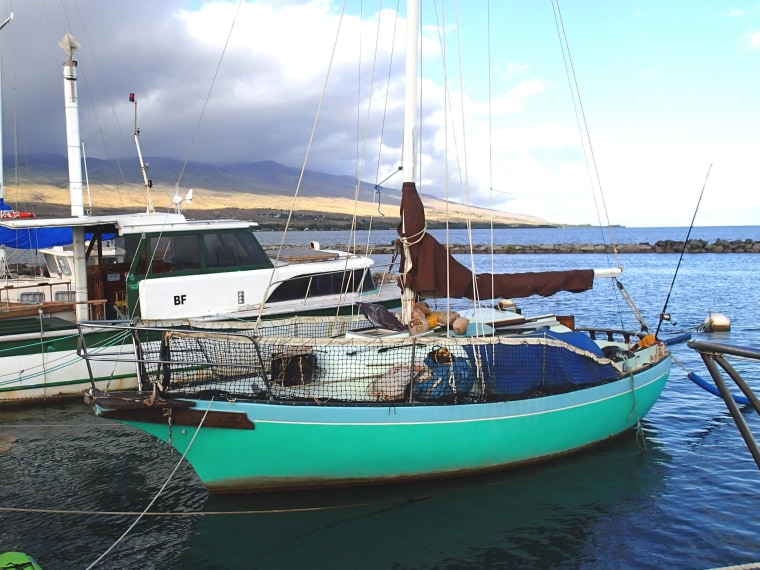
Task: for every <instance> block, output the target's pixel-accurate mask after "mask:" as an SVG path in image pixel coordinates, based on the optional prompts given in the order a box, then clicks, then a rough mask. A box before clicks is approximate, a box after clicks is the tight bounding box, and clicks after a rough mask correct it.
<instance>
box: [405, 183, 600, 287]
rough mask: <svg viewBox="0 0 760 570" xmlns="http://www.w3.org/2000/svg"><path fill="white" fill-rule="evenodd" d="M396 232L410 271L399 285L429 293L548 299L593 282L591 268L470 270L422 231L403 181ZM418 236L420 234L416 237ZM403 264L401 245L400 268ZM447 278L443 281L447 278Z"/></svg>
mask: <svg viewBox="0 0 760 570" xmlns="http://www.w3.org/2000/svg"><path fill="white" fill-rule="evenodd" d="M401 219H402V220H403V223H402V224H399V226H398V234H399V236H402V237H406V238H407V239H408V241H409V244H410V245H409V258H410V259H411V261H412V269H411V271H409V272H408V273H407V274H406V275H402V279H401V283H400V284H399V285H400V286H401V287H409V288H410V289H411V290H412V291H414V292H415V293H418V294H420V295H426V296H432V297H465V298H467V299H475V298H478V299H494V298H498V297H504V298H522V297H529V296H531V295H541V296H543V297H548V296H550V295H554V294H555V293H557V292H559V291H570V292H572V293H579V292H581V291H587V290H588V289H591V287H592V286H593V284H594V270H593V269H578V270H572V271H542V272H537V273H501V274H495V275H494V274H491V273H479V274H477V275H475V276H473V273H472V272H471V271H470V270H469V269H468V268H467V267H465V266H464V265H462V264H461V263H459V262H458V261H457V260H456V259H454V258H453V257H452V256H450V255H449V252H448V251H447V250H446V248H445V247H444V246H443V245H441V244H440V243H439V242H438V241H437V240H436V239H435V238H434V237H433V236H431V235H430V234H428V233H426V232H425V209H424V207H423V205H422V200H420V196H419V194H418V193H417V188H416V187H415V184H414V183H413V182H404V185H403V188H402V195H401ZM420 236H421V237H420ZM404 267H405V256H404V252H403V249H402V255H401V270H402V272H403V270H404ZM447 277H448V282H447Z"/></svg>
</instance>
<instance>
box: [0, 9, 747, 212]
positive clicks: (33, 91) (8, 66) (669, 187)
mask: <svg viewBox="0 0 760 570" xmlns="http://www.w3.org/2000/svg"><path fill="white" fill-rule="evenodd" d="M397 7H398V8H399V9H398V13H397ZM405 11H406V5H405V2H404V1H403V0H401V1H400V2H397V1H388V0H386V1H385V2H382V3H381V2H376V1H373V0H363V1H358V0H347V1H346V2H345V4H344V3H343V2H338V1H329V0H313V1H308V0H305V1H296V0H259V1H256V0H245V1H241V0H231V1H222V0H217V1H213V2H212V1H209V2H207V1H203V0H193V1H181V0H162V1H161V2H156V1H154V0H130V1H129V2H120V1H119V2H117V1H105V2H104V1H103V0H76V1H74V0H33V1H32V0H16V1H9V0H0V19H3V18H5V17H6V16H7V15H9V14H10V13H11V12H13V16H14V19H13V21H12V22H11V23H10V24H9V25H8V26H7V27H6V28H4V29H3V30H2V31H0V64H1V65H2V117H3V140H2V146H3V154H4V156H6V157H9V156H13V157H14V158H13V160H14V161H16V162H18V163H21V164H23V163H24V157H25V156H27V155H29V154H32V153H39V152H45V153H56V154H60V155H63V154H65V152H66V138H65V125H64V114H63V104H62V94H63V91H62V84H63V81H62V76H61V73H62V71H61V70H62V63H63V62H64V60H65V58H66V56H65V54H64V52H63V51H62V50H61V49H60V48H59V47H58V45H57V44H58V41H59V40H60V39H61V37H62V36H63V35H64V34H65V33H71V34H72V35H73V36H74V37H75V38H76V39H77V40H78V41H79V43H80V44H81V47H80V49H79V50H78V52H77V53H76V57H75V59H77V61H78V67H77V69H78V76H79V81H78V90H79V100H80V130H81V138H82V140H83V141H84V144H85V153H86V155H87V156H88V157H97V158H109V159H112V158H122V157H133V156H134V155H135V148H134V143H133V140H132V133H133V131H134V127H135V106H134V105H133V104H132V103H130V102H129V100H128V95H129V93H135V95H136V98H137V126H138V128H139V129H140V132H141V138H140V144H141V149H142V152H143V154H144V155H145V156H147V157H151V156H152V157H172V158H177V159H179V160H182V161H185V160H189V161H198V162H206V163H235V162H254V161H262V160H273V161H275V162H279V163H282V164H285V165H287V166H291V167H295V168H301V167H302V166H303V165H304V164H305V165H306V167H307V168H308V169H309V170H315V171H320V172H327V173H330V174H338V175H350V176H359V177H360V178H361V179H362V180H364V181H367V182H370V183H376V182H379V181H384V180H386V179H387V181H386V182H384V185H385V186H387V187H400V185H401V177H400V175H399V174H398V170H397V169H398V167H399V166H400V164H401V146H402V145H401V136H402V124H403V112H404V97H403V85H404V75H403V73H404V56H403V50H404V45H405V43H406V40H405V35H404V31H403V26H404V22H405ZM421 20H422V28H423V33H422V43H421V45H422V50H421V57H420V77H421V80H420V81H419V87H420V92H421V95H420V97H419V101H420V103H419V110H418V112H419V117H420V118H419V121H418V135H419V136H418V140H417V141H416V147H417V151H418V153H419V154H418V156H419V158H418V164H417V173H418V178H419V183H420V187H421V190H422V192H424V193H426V194H432V195H437V196H440V197H448V198H449V199H451V200H454V201H457V202H463V203H470V204H473V205H475V206H479V207H486V208H492V209H497V210H502V211H505V212H511V213H516V214H523V215H530V216H537V217H540V218H543V219H546V220H548V221H550V222H554V223H563V224H593V225H598V224H600V223H601V224H603V225H606V224H607V223H610V224H616V225H625V226H630V227H649V226H653V227H656V226H677V227H678V226H680V227H688V226H689V225H690V224H691V223H692V220H694V224H695V225H697V226H711V225H760V192H759V191H758V186H760V113H758V112H757V111H756V109H757V100H758V96H759V95H760V1H758V2H749V1H736V2H731V3H727V2H712V1H707V0H670V1H655V0H619V1H614V2H612V1H601V0H597V1H590V0H573V1H568V0H554V1H552V0H532V1H530V2H525V1H524V0H523V1H518V0H501V1H497V0H491V2H490V3H489V2H488V1H486V0H468V1H467V2H464V1H461V2H458V3H457V2H455V1H453V0H452V1H449V0H437V1H435V2H433V1H431V0H423V1H422V7H421ZM558 21H561V25H558V24H557V22H558ZM560 39H562V41H560ZM568 56H569V57H568ZM444 62H445V63H444ZM569 78H570V79H569ZM394 173H395V174H394ZM10 175H11V174H10V173H9V166H8V161H7V160H6V166H5V182H6V185H8V184H10V183H11V182H10V180H9V176H10ZM177 180H178V182H179V184H180V186H182V184H183V182H182V179H181V173H179V172H178V173H177ZM140 181H141V178H140V174H139V172H137V173H135V176H134V182H135V183H138V184H139V183H140ZM91 182H92V183H97V181H91ZM253 191H254V192H255V188H254V189H253Z"/></svg>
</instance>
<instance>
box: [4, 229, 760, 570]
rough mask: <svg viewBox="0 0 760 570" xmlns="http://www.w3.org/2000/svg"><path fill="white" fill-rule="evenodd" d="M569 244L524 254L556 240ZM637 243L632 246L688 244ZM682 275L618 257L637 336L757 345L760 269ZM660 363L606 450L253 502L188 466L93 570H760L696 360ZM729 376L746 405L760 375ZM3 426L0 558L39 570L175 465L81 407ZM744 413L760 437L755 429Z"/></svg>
mask: <svg viewBox="0 0 760 570" xmlns="http://www.w3.org/2000/svg"><path fill="white" fill-rule="evenodd" d="M512 231H515V230H510V231H509V232H508V233H510V234H511V232H512ZM518 231H521V230H518ZM531 231H534V230H531ZM535 231H537V230H535ZM549 231H554V230H549ZM576 231H579V230H563V232H565V233H557V234H555V235H556V236H557V237H556V239H545V238H544V236H540V238H536V239H538V240H539V241H540V242H546V243H554V242H556V243H565V242H568V241H570V240H571V236H573V235H575V232H576ZM582 231H587V230H582ZM631 231H633V230H631ZM678 231H680V230H678V229H673V234H676V233H678ZM640 232H641V233H639V234H638V235H641V236H645V237H644V238H642V239H641V240H640V241H650V242H653V241H657V240H658V239H683V237H680V238H675V237H669V236H663V235H655V234H653V233H650V229H646V230H641V231H640ZM685 232H686V229H683V234H684V236H685ZM692 237H695V236H694V232H692ZM717 238H726V239H758V228H757V227H752V228H733V229H731V231H730V232H729V231H728V229H727V228H718V229H717V231H714V233H712V234H711V235H706V234H704V237H702V238H701V239H707V240H708V241H714V240H715V239H717ZM637 240H638V238H637ZM320 241H322V242H323V243H328V242H329V239H325V236H320ZM581 241H583V242H585V241H586V239H585V238H584V239H581ZM463 259H467V257H466V256H465V257H464V258H463ZM678 260H679V256H678V255H677V254H627V255H623V256H621V262H622V264H623V265H624V273H623V277H622V282H623V283H624V284H625V286H626V289H627V290H628V292H629V294H630V295H631V297H632V298H633V300H634V301H635V302H636V304H637V306H638V308H639V309H640V311H641V314H642V316H643V318H644V319H645V321H646V322H647V324H648V325H649V327H650V329H654V328H655V327H656V326H657V317H658V315H659V314H660V312H661V311H662V309H663V305H664V302H665V298H666V297H667V295H668V292H670V300H669V303H668V306H667V311H668V312H669V313H671V315H672V318H673V320H674V321H675V324H673V323H664V324H663V325H662V329H661V333H660V334H661V336H663V337H666V338H667V337H669V336H675V335H677V334H679V333H682V332H686V331H689V330H690V329H692V328H693V327H695V326H697V325H699V324H700V323H701V322H702V321H703V319H704V318H705V317H706V316H707V315H708V313H709V312H710V311H713V312H720V313H723V314H725V315H726V316H728V317H729V318H730V319H731V323H732V329H731V331H730V332H727V333H713V334H705V333H699V334H695V336H696V337H697V338H701V339H705V340H712V341H717V342H725V343H731V344H737V345H745V346H753V347H757V346H758V344H759V343H760V342H759V341H760V320H759V319H760V318H759V317H758V313H757V310H756V307H757V303H758V295H757V292H756V291H757V288H756V283H755V276H756V275H757V274H758V272H760V255H754V254H692V255H688V254H687V255H685V256H684V258H683V261H682V262H681V267H680V270H679V273H678V276H677V278H676V280H675V283H674V284H673V287H672V290H671V283H672V282H673V273H674V271H675V268H676V265H677V264H678ZM476 262H477V263H478V264H479V265H480V266H482V267H484V268H488V267H489V263H490V262H489V260H488V259H487V258H486V257H484V256H478V257H477V259H476ZM495 262H496V266H497V267H496V268H497V270H499V269H510V270H513V271H533V270H542V269H559V268H566V267H600V266H607V265H608V263H609V260H608V258H607V257H606V256H603V255H596V254H584V255H556V254H543V255H520V256H510V255H503V256H500V257H499V258H497V259H496V260H495ZM613 293H614V287H612V285H611V284H610V283H605V282H601V283H598V284H596V285H595V287H594V289H593V290H592V291H591V292H589V293H588V294H580V295H572V294H565V293H561V294H558V295H556V296H554V297H552V298H549V299H540V298H537V299H534V298H531V299H524V300H521V301H519V305H520V306H521V307H522V308H523V309H524V311H525V312H526V313H527V312H530V313H545V312H547V313H548V312H556V313H558V314H570V313H572V314H574V315H575V318H576V324H577V325H578V326H589V325H592V324H603V325H612V326H618V325H620V326H622V327H624V328H633V327H634V326H635V323H634V320H633V318H632V317H630V316H629V314H630V311H628V310H627V307H626V306H625V304H624V302H623V301H622V300H620V298H619V297H618V298H617V300H616V298H615V297H614V296H613ZM621 315H624V316H621ZM672 350H673V354H674V356H675V358H676V360H677V362H678V364H676V365H674V367H673V371H672V375H671V380H670V382H669V383H668V385H667V386H666V388H665V391H664V393H663V395H662V397H661V399H660V400H659V401H658V402H657V404H656V405H655V407H654V408H653V410H652V411H651V412H650V413H649V414H648V415H647V417H646V418H645V420H644V421H643V422H642V429H641V432H640V433H638V434H637V433H636V432H635V431H631V432H630V433H627V434H625V435H624V436H623V437H621V438H619V439H616V440H615V441H613V442H611V443H609V444H607V445H605V446H604V447H602V448H598V449H594V450H590V451H588V452H585V453H582V454H579V455H575V456H572V457H569V458H565V459H561V460H557V461H553V462H550V463H545V464H540V465H535V466H531V467H527V468H521V469H517V470H511V471H506V472H502V473H497V474H490V475H487V476H478V477H467V478H463V479H453V480H446V481H437V482H426V483H417V484H414V485H400V486H386V487H381V488H367V489H342V490H333V491H328V492H309V493H290V494H274V495H265V496H250V497H211V496H209V495H208V494H207V493H206V492H205V490H204V488H203V486H202V485H201V484H200V482H199V481H198V479H197V477H196V476H195V474H194V473H193V471H192V469H191V468H189V467H188V466H187V465H182V466H180V468H179V469H178V471H177V472H176V474H174V476H173V477H171V479H170V480H169V483H168V484H167V486H166V488H165V490H164V491H163V492H162V493H161V494H160V496H159V498H158V500H157V501H156V503H155V504H154V505H153V507H152V508H151V511H152V512H155V513H174V514H175V516H154V517H146V518H144V519H142V520H141V521H140V522H139V523H138V524H137V525H136V526H135V527H134V528H133V529H132V530H131V531H130V532H129V533H128V534H127V535H126V537H125V538H124V539H123V540H122V541H120V542H118V544H117V545H116V546H115V547H114V548H113V550H112V551H111V552H110V553H109V554H108V555H107V556H106V557H105V558H104V560H103V561H102V563H100V564H99V565H98V566H96V567H97V568H120V569H121V568H155V569H164V570H165V569H179V568H183V569H184V568H192V569H227V568H230V569H232V568H265V569H268V568H285V569H290V568H315V569H317V568H331V569H334V568H341V569H342V568H350V569H354V568H362V569H364V568H368V569H374V568H377V569H384V568H398V569H407V568H408V569H411V568H457V569H460V568H473V569H475V568H584V569H586V568H588V569H609V568H615V569H617V568H624V569H661V568H679V569H705V568H714V567H718V566H726V565H730V564H742V563H748V562H753V561H760V540H759V539H758V537H760V517H758V516H757V508H758V506H759V504H760V503H759V499H758V494H757V489H758V484H759V483H760V471H759V470H758V468H757V467H756V466H755V463H754V461H753V460H752V457H751V456H750V454H749V452H748V451H747V449H746V447H745V445H744V442H743V440H742V438H741V436H740V434H739V432H738V430H737V428H736V427H735V425H734V423H733V420H732V418H731V417H730V415H729V414H728V412H727V410H726V408H725V405H724V404H723V403H722V401H721V400H720V399H718V398H716V397H715V396H713V395H711V394H708V393H707V392H705V391H703V390H702V389H701V388H698V387H697V386H696V385H695V384H693V383H692V382H691V381H690V380H689V379H688V378H687V377H686V370H693V371H695V372H697V373H698V374H699V375H700V376H702V377H703V378H706V379H709V374H708V373H707V371H706V369H705V368H704V365H703V364H702V362H701V359H700V358H699V356H698V355H697V354H696V353H695V352H694V351H692V350H691V349H689V348H688V347H687V346H686V345H685V344H679V345H675V346H673V347H672ZM735 364H736V366H737V368H738V369H739V370H740V372H741V373H742V374H743V376H744V378H745V380H747V381H748V382H749V383H750V384H751V385H753V386H754V387H755V389H756V390H758V391H760V366H758V365H755V364H753V363H748V362H739V363H735ZM1 414H2V415H1V421H0V424H2V425H0V433H5V434H7V433H12V434H14V435H16V436H18V437H19V441H18V442H17V443H16V444H15V445H14V447H13V448H12V449H11V451H8V452H5V453H0V474H1V475H0V476H1V477H2V479H1V480H2V485H0V507H3V508H8V507H15V508H19V509H30V512H8V511H2V510H0V552H2V551H5V550H11V549H18V550H22V551H24V552H29V553H32V554H34V556H35V557H36V558H37V559H38V561H39V562H40V564H41V565H42V567H43V568H45V569H46V570H50V569H58V568H67V569H69V568H87V567H88V566H89V565H90V564H91V563H92V562H94V561H95V560H96V559H97V558H98V557H99V556H100V555H101V554H103V553H104V552H105V551H106V550H107V549H109V548H110V547H111V546H112V545H113V544H114V543H115V542H117V540H118V539H119V537H120V536H121V535H122V534H123V533H124V532H125V531H126V530H127V529H128V527H129V526H130V525H131V524H132V523H133V522H134V521H135V518H136V516H135V515H126V514H124V515H118V514H98V513H103V512H104V511H109V512H114V511H118V512H129V513H133V512H140V511H142V510H143V509H145V508H146V506H147V505H148V503H149V502H150V501H151V500H152V499H153V498H154V497H155V496H156V494H157V493H158V492H159V489H160V488H161V486H162V485H163V484H164V483H165V482H166V481H167V479H169V478H170V474H171V472H172V470H173V469H174V467H175V465H176V463H177V461H178V459H179V457H178V455H176V454H172V453H171V452H169V451H168V449H167V448H166V447H165V446H164V445H163V444H161V443H159V442H157V441H154V440H153V439H152V438H151V437H149V436H147V435H144V434H141V433H137V432H134V431H132V430H130V429H128V428H124V427H121V426H118V425H116V424H112V423H110V422H108V421H106V420H99V419H97V418H95V417H94V416H93V415H92V413H91V412H90V410H89V409H88V408H87V407H86V406H85V405H84V404H82V403H80V402H72V403H68V404H65V405H56V406H50V407H46V408H38V409H34V410H27V411H7V410H6V411H3V412H1ZM744 416H745V418H746V419H747V421H748V423H749V425H750V428H751V429H752V430H753V432H754V433H755V434H756V436H757V434H760V418H758V415H757V414H756V413H755V412H754V411H752V410H749V409H747V410H744ZM572 427H573V426H567V429H572ZM435 443H436V442H424V444H426V445H435ZM33 509H51V510H54V511H57V512H50V513H41V512H36V511H34V510H33ZM177 513H205V515H204V516H201V515H199V514H193V515H191V516H186V517H182V516H177Z"/></svg>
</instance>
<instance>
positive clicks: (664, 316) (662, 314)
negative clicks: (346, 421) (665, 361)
mask: <svg viewBox="0 0 760 570" xmlns="http://www.w3.org/2000/svg"><path fill="white" fill-rule="evenodd" d="M710 170H712V164H711V165H710V168H708V169H707V176H705V183H704V184H702V191H701V192H700V193H699V200H697V207H696V208H695V209H694V215H693V216H692V218H691V225H690V226H689V231H688V232H686V240H685V241H684V242H683V247H682V248H681V255H680V256H679V258H678V264H677V265H676V270H675V272H674V273H673V280H672V281H671V282H670V288H669V289H668V295H667V297H665V304H664V305H663V306H662V311H660V320H659V321H658V322H657V329H656V330H655V331H654V338H658V336H659V334H660V326H661V325H662V321H669V320H670V315H669V314H667V313H666V312H665V311H666V310H667V308H668V302H669V301H670V294H671V293H672V292H673V285H674V284H675V282H676V276H677V275H678V269H679V268H680V267H681V260H683V254H684V252H685V251H686V244H687V243H689V236H690V235H691V229H692V228H693V227H694V220H695V219H696V218H697V212H698V211H699V204H700V203H701V202H702V196H703V195H704V193H705V187H706V186H707V179H708V178H710ZM673 324H675V323H673Z"/></svg>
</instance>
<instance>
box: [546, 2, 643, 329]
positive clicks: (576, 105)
mask: <svg viewBox="0 0 760 570" xmlns="http://www.w3.org/2000/svg"><path fill="white" fill-rule="evenodd" d="M552 9H553V11H554V21H555V26H556V28H557V35H558V37H559V44H560V48H561V49H562V54H563V60H564V64H565V74H566V75H567V82H568V87H569V88H570V96H571V97H572V101H573V109H574V110H575V120H576V125H577V127H578V134H579V136H580V139H581V149H582V151H583V157H584V161H585V163H586V170H587V172H588V177H589V184H590V186H591V196H592V198H593V200H594V209H595V210H596V216H597V221H598V223H599V230H600V233H601V238H602V243H603V244H605V245H606V244H607V236H606V235H605V233H604V231H603V229H602V228H603V226H604V224H603V222H602V218H601V213H600V211H599V204H598V202H597V196H596V191H595V190H594V180H593V175H592V172H591V165H593V169H594V171H595V172H596V178H597V187H598V189H599V197H600V199H601V200H602V206H603V208H604V213H605V216H606V217H607V228H608V231H609V232H610V242H611V243H612V252H613V254H614V257H615V264H616V265H617V266H618V267H622V262H621V260H620V257H619V255H618V250H617V246H616V245H615V235H614V232H613V229H612V226H611V225H610V223H609V215H608V214H607V205H606V202H605V200H604V193H603V192H602V185H601V179H600V177H599V171H598V169H597V166H596V158H595V156H594V150H593V147H592V146H591V135H590V134H589V131H588V124H587V122H586V116H585V112H584V111H583V102H582V100H581V94H580V88H579V86H578V81H577V78H576V76H575V69H574V67H573V61H572V56H571V55H570V43H569V41H568V39H567V34H566V33H565V26H564V21H563V20H562V13H561V11H560V7H559V0H552ZM571 76H572V78H571ZM579 109H580V112H579ZM581 119H582V122H583V127H582V126H581ZM584 127H585V132H586V136H585V137H584V135H583V128H584ZM587 145H588V152H587V150H586V146H587ZM589 155H590V157H591V158H590V160H589ZM605 257H607V259H608V260H609V253H605ZM608 263H609V261H608ZM610 287H612V290H613V298H614V299H615V305H616V308H617V315H618V316H619V318H620V324H621V327H622V328H624V325H623V311H622V308H621V305H620V298H619V296H618V290H616V289H615V286H614V284H612V283H610ZM629 306H630V305H629Z"/></svg>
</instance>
